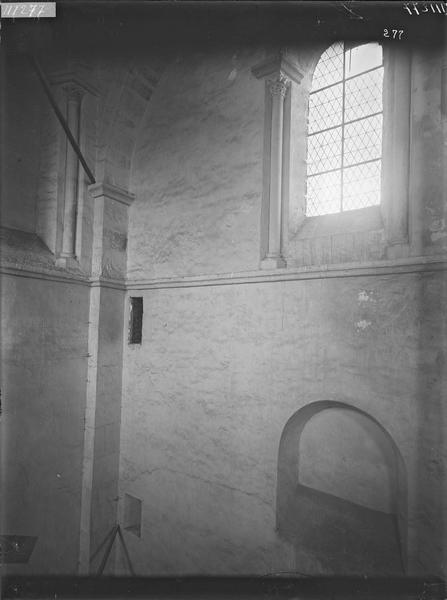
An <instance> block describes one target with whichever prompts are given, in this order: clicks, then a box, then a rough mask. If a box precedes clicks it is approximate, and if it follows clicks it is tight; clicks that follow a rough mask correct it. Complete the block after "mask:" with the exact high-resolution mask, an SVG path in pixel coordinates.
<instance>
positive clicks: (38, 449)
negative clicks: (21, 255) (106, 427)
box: [1, 274, 89, 573]
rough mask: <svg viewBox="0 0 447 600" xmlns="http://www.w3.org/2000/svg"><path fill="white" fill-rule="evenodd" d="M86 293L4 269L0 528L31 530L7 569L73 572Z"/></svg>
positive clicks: (81, 287) (76, 548)
mask: <svg viewBox="0 0 447 600" xmlns="http://www.w3.org/2000/svg"><path fill="white" fill-rule="evenodd" d="M88 311H89V289H88V287H86V286H85V285H82V284H79V283H78V284H76V285H74V284H73V283H70V282H65V283H64V282H56V281H45V280H44V279H34V278H32V279H30V278H27V277H17V276H7V275H5V274H3V275H2V310H1V317H2V323H1V330H2V348H1V350H2V381H3V383H2V408H3V414H2V518H3V522H2V532H3V533H6V534H15V535H32V536H37V543H36V546H35V548H34V551H33V554H32V555H31V560H30V562H29V564H28V565H8V567H7V568H8V569H9V570H10V571H12V572H23V571H24V570H25V572H27V573H67V572H69V573H76V570H77V563H78V553H79V519H80V510H81V476H82V456H83V435H84V413H85V383H84V382H85V380H86V376H87V324H88Z"/></svg>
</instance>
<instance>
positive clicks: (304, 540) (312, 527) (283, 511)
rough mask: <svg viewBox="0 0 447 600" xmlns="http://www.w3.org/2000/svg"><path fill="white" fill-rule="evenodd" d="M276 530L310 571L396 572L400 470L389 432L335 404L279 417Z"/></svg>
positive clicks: (401, 519) (402, 540)
mask: <svg viewBox="0 0 447 600" xmlns="http://www.w3.org/2000/svg"><path fill="white" fill-rule="evenodd" d="M277 485H278V487H277V513H276V515H277V530H278V533H279V535H280V536H281V537H282V538H283V539H286V540H287V541H289V542H290V543H291V544H293V546H294V548H295V553H296V568H297V570H298V571H300V572H304V573H312V574H318V573H320V574H343V575H344V574H346V575H348V574H349V575H352V574H367V575H389V574H402V573H403V572H404V570H405V560H406V557H405V547H406V496H407V492H406V475H405V466H404V462H403V459H402V456H401V454H400V452H399V449H398V448H397V446H396V444H395V442H394V440H393V439H392V437H391V436H390V434H389V433H388V432H387V431H386V430H385V429H384V428H383V427H382V426H381V425H380V424H379V423H378V422H377V421H376V420H375V419H373V418H372V417H371V416H370V415H368V414H367V413H365V412H363V411H361V410H359V409H357V408H355V407H353V406H351V405H349V404H346V403H343V402H331V401H321V402H314V403H312V404H309V405H307V406H305V407H303V408H302V409H300V410H298V411H297V412H296V413H295V414H294V415H293V416H292V417H291V418H290V419H289V421H288V422H287V423H286V426H285V428H284V430H283V433H282V436H281V441H280V447H279V456H278V484H277Z"/></svg>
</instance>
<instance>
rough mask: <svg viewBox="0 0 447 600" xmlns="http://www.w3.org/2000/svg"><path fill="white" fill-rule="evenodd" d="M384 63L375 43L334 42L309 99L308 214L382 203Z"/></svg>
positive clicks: (315, 79)
mask: <svg viewBox="0 0 447 600" xmlns="http://www.w3.org/2000/svg"><path fill="white" fill-rule="evenodd" d="M382 85H383V58H382V48H381V46H380V45H379V44H376V43H372V44H363V45H360V46H355V47H352V46H348V44H347V43H344V42H337V43H335V44H333V45H332V46H330V47H329V48H328V49H327V50H326V51H325V52H324V53H323V54H322V56H321V58H320V61H319V63H318V65H317V67H316V69H315V72H314V76H313V80H312V89H311V93H310V95H309V129H308V148H307V194H306V215H307V216H309V217H311V216H316V215H326V214H330V213H338V212H343V211H347V210H353V209H356V208H365V207H367V206H374V205H376V204H380V172H381V163H382V108H383V107H382Z"/></svg>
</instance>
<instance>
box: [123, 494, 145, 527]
mask: <svg viewBox="0 0 447 600" xmlns="http://www.w3.org/2000/svg"><path fill="white" fill-rule="evenodd" d="M141 506H142V502H141V500H139V499H138V498H135V496H131V495H130V494H124V522H123V528H124V529H125V530H126V531H130V532H131V533H133V534H134V535H136V536H137V537H141Z"/></svg>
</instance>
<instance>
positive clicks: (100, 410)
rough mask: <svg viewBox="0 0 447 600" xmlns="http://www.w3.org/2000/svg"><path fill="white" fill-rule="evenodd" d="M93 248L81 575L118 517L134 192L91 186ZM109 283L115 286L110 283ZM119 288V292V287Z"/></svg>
mask: <svg viewBox="0 0 447 600" xmlns="http://www.w3.org/2000/svg"><path fill="white" fill-rule="evenodd" d="M89 193H90V196H91V201H92V202H93V204H94V207H93V215H94V218H93V244H92V266H91V275H92V279H93V285H92V287H91V290H90V313H89V334H88V377H87V394H86V409H85V429H84V457H83V474H82V503H81V534H80V547H79V573H81V574H88V573H89V572H91V570H92V569H93V568H94V566H95V565H92V564H91V562H90V560H91V556H92V554H93V553H94V551H95V550H96V549H97V548H98V546H99V545H100V544H101V542H102V541H103V540H104V538H105V537H106V535H107V534H108V533H109V531H110V530H111V528H112V527H113V526H114V525H115V524H116V519H117V494H118V471H119V445H120V425H121V388H122V358H123V331H124V300H125V286H124V281H125V277H126V262H127V227H128V210H129V206H130V205H131V203H132V201H133V200H134V196H133V194H130V193H129V192H127V191H126V190H122V189H120V188H118V187H116V186H113V185H110V184H107V183H96V184H94V185H91V186H89ZM109 282H113V283H114V285H113V286H110V285H108V283H109ZM120 284H121V288H120Z"/></svg>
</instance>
